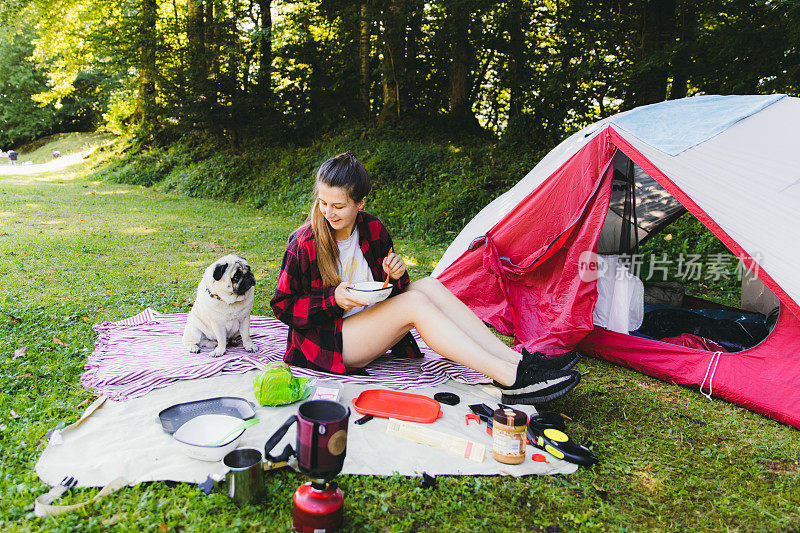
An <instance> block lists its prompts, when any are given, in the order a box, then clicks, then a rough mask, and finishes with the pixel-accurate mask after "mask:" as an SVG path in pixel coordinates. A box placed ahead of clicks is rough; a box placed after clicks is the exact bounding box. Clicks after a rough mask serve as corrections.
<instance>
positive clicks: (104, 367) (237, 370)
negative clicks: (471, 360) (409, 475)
mask: <svg viewBox="0 0 800 533" xmlns="http://www.w3.org/2000/svg"><path fill="white" fill-rule="evenodd" d="M185 323H186V313H178V314H163V313H159V312H157V311H153V310H152V309H145V310H144V311H142V312H141V313H139V314H138V315H136V316H132V317H130V318H126V319H124V320H120V321H119V322H106V323H103V324H95V325H94V329H95V331H97V333H98V339H97V346H96V348H95V350H94V352H93V353H92V355H91V356H89V359H88V361H87V362H86V367H85V369H86V372H85V373H84V374H83V376H81V383H82V384H83V386H84V387H86V388H87V389H91V390H93V391H94V392H95V394H98V395H99V394H104V395H106V396H107V397H109V398H110V399H112V400H127V399H129V398H136V397H138V396H143V395H144V394H147V393H148V392H150V391H151V390H153V389H157V388H160V387H165V386H167V385H169V384H171V383H174V382H176V381H179V380H182V379H196V378H207V377H211V376H214V375H216V374H219V373H229V374H243V373H245V372H248V371H250V370H254V369H261V368H264V367H265V365H266V364H267V363H271V362H274V361H282V360H283V354H284V352H285V350H286V332H287V326H286V325H285V324H283V323H281V322H280V321H278V320H276V319H274V318H270V317H264V316H254V317H252V319H251V321H250V335H251V337H252V339H253V342H254V343H255V344H256V346H258V352H256V353H247V352H246V351H245V350H244V349H243V348H242V347H241V346H233V347H231V346H229V347H228V352H227V353H226V354H225V355H223V356H222V357H210V356H209V355H208V354H209V353H210V351H211V349H210V348H203V349H201V351H200V353H198V354H191V353H188V352H187V351H186V348H185V347H184V346H183V343H182V342H181V337H182V335H183V326H184V324H185ZM412 333H413V334H414V336H415V337H416V339H417V342H418V343H419V346H420V348H421V349H422V353H423V355H424V357H423V358H422V359H406V358H392V357H389V356H383V357H381V358H379V359H377V360H375V361H374V362H372V363H371V364H370V365H369V366H367V368H366V370H367V373H368V374H369V375H367V376H341V375H335V374H327V373H324V372H316V371H314V370H308V369H305V368H294V367H292V373H293V374H294V375H295V376H302V377H321V378H324V379H327V380H337V381H340V382H343V383H358V384H362V385H368V384H375V385H382V386H384V387H387V388H392V389H401V390H402V389H413V388H419V387H430V386H434V385H439V384H441V383H444V382H445V381H447V380H448V379H454V380H456V381H460V382H462V383H467V384H470V385H473V384H478V383H488V382H489V381H491V380H489V378H487V377H486V376H484V375H483V374H481V373H480V372H476V371H474V370H472V369H470V368H467V367H465V366H462V365H460V364H458V363H454V362H453V361H450V360H448V359H445V358H443V357H442V356H440V355H438V354H437V353H435V352H434V351H433V350H431V349H430V348H428V346H427V345H426V344H425V343H424V342H423V341H422V339H420V337H419V335H418V334H417V332H416V331H412Z"/></svg>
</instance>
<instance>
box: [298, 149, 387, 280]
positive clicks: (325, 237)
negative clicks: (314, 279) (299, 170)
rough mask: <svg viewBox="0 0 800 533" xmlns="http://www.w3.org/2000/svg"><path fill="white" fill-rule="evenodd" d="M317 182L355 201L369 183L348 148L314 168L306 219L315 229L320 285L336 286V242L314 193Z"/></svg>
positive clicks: (337, 249)
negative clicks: (310, 199) (311, 192)
mask: <svg viewBox="0 0 800 533" xmlns="http://www.w3.org/2000/svg"><path fill="white" fill-rule="evenodd" d="M320 183H324V184H325V185H328V186H330V187H339V188H342V189H344V190H345V191H346V192H347V196H348V197H349V198H350V199H351V200H353V201H354V202H356V203H358V202H360V201H361V200H363V199H364V198H365V197H366V196H367V193H369V191H370V189H371V188H372V184H371V182H370V179H369V175H368V174H367V170H366V169H365V168H364V165H362V164H361V163H360V162H359V161H358V159H356V156H355V155H353V152H351V151H349V150H348V151H347V152H344V153H342V154H339V155H337V156H334V157H332V158H330V159H328V160H327V161H325V162H324V163H322V165H320V167H319V170H317V177H316V180H315V182H314V201H313V203H312V205H311V211H310V212H309V214H308V220H309V221H310V222H311V230H312V231H313V232H314V248H315V252H316V256H317V268H318V269H319V273H320V275H321V276H322V285H323V286H324V287H335V286H336V285H339V283H341V282H342V280H341V276H340V275H339V246H338V245H337V244H336V237H335V236H334V233H333V228H332V227H331V225H330V223H329V222H328V221H327V220H326V219H325V217H324V216H323V215H322V212H321V211H320V210H319V198H318V197H317V193H318V189H319V184H320Z"/></svg>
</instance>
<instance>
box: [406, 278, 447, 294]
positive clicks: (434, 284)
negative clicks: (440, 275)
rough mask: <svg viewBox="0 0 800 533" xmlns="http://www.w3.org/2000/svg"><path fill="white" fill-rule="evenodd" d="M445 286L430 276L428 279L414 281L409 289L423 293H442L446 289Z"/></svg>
mask: <svg viewBox="0 0 800 533" xmlns="http://www.w3.org/2000/svg"><path fill="white" fill-rule="evenodd" d="M444 288H445V286H444V285H442V282H441V281H439V280H438V279H436V278H432V277H430V276H428V277H427V278H422V279H418V280H417V281H413V282H412V283H411V285H410V286H409V289H411V290H415V291H419V292H423V293H430V292H432V291H440V290H442V289H444Z"/></svg>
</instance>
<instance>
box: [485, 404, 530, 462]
mask: <svg viewBox="0 0 800 533" xmlns="http://www.w3.org/2000/svg"><path fill="white" fill-rule="evenodd" d="M527 429H528V415H526V414H525V413H523V412H522V411H517V410H516V409H510V408H505V409H498V410H496V411H495V412H494V427H493V429H492V437H493V441H492V455H493V456H494V458H495V460H497V461H499V462H501V463H505V464H509V465H517V464H520V463H521V462H523V461H524V460H525V440H526V434H527Z"/></svg>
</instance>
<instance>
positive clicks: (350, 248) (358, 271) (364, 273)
mask: <svg viewBox="0 0 800 533" xmlns="http://www.w3.org/2000/svg"><path fill="white" fill-rule="evenodd" d="M336 244H337V245H338V246H339V277H340V278H342V281H346V282H348V283H357V282H359V281H375V280H374V279H373V277H372V271H371V270H370V269H369V265H368V264H367V260H366V259H365V258H364V253H363V252H362V251H361V246H360V245H359V242H358V228H353V233H351V234H350V236H349V237H348V238H347V239H345V240H343V241H336ZM370 305H374V304H370ZM367 307H369V305H365V306H364V307H354V308H353V309H351V310H350V311H347V312H346V313H345V314H344V315H343V318H347V317H348V316H350V315H354V314H356V313H358V312H359V311H363V310H364V309H366V308H367Z"/></svg>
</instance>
